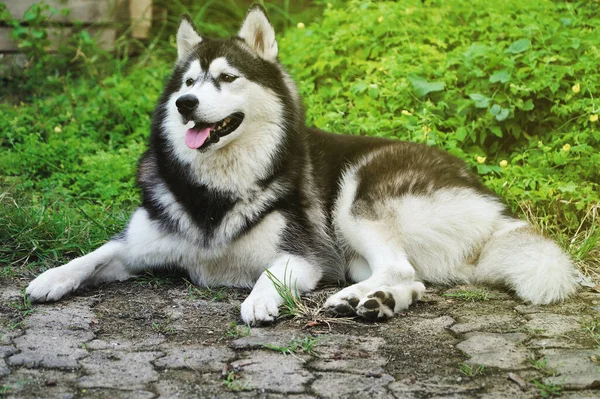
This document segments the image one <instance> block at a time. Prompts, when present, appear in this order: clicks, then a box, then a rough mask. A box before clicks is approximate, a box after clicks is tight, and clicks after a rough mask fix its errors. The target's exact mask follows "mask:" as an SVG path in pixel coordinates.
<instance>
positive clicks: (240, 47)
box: [27, 5, 576, 324]
mask: <svg viewBox="0 0 600 399" xmlns="http://www.w3.org/2000/svg"><path fill="white" fill-rule="evenodd" d="M138 182H139V185H140V186H141V189H142V193H143V199H142V204H141V206H140V207H139V208H138V209H137V210H136V211H135V212H134V213H133V215H132V217H131V220H130V222H129V224H128V225H127V227H126V228H125V230H124V231H123V232H122V233H121V234H120V235H118V236H117V237H115V238H114V239H112V240H111V241H110V242H108V243H107V244H105V245H103V246H102V247H100V248H99V249H97V250H95V251H94V252H92V253H90V254H88V255H85V256H82V257H80V258H77V259H74V260H72V261H71V262H69V263H67V264H66V265H64V266H61V267H58V268H54V269H50V270H48V271H46V272H44V273H43V274H41V275H40V276H39V277H37V278H36V279H35V280H34V281H32V282H31V284H29V287H27V294H28V295H29V297H30V298H31V300H32V301H35V302H46V301H56V300H58V299H60V298H62V297H64V296H65V295H67V294H70V293H71V292H73V291H75V290H77V289H78V288H79V287H83V286H90V285H97V284H100V283H105V282H109V281H115V280H125V279H128V278H130V277H132V276H134V275H136V274H138V273H140V272H143V271H144V270H149V269H152V268H157V267H163V266H165V265H169V266H174V267H178V268H181V269H183V270H184V271H186V272H187V273H188V274H189V277H190V279H191V280H192V281H193V283H194V284H197V285H199V286H215V285H225V286H232V287H253V289H252V292H251V293H250V295H249V296H248V297H247V298H246V300H245V301H244V302H243V303H242V306H241V317H242V319H243V321H244V322H246V323H250V324H258V323H262V322H270V321H273V320H274V319H275V318H276V317H277V315H278V312H279V310H278V308H279V305H280V304H281V303H282V299H281V297H280V296H279V295H278V293H277V290H276V289H275V287H274V285H273V283H272V282H271V280H270V279H269V276H268V273H267V272H266V271H268V272H270V273H272V274H273V275H274V276H275V277H276V278H278V279H280V280H281V281H285V282H286V283H288V284H289V285H291V286H292V287H293V289H294V290H295V291H296V292H297V293H298V294H301V293H304V292H307V291H310V290H313V289H315V287H316V286H317V284H319V282H338V283H342V282H344V281H346V279H347V280H350V281H351V282H352V283H354V284H353V285H350V286H348V287H347V288H344V289H342V290H341V291H339V292H338V293H336V294H334V295H333V296H331V297H330V298H329V299H328V300H327V302H326V303H325V307H326V308H327V309H329V310H331V311H332V312H334V313H337V314H341V315H358V316H360V317H363V318H365V319H369V320H380V319H385V318H388V317H391V316H393V315H394V314H395V313H398V312H400V311H402V310H404V309H406V308H407V307H408V306H409V305H410V304H411V303H413V302H415V301H417V300H419V299H420V298H421V296H422V295H423V292H424V291H425V286H424V285H423V283H422V281H426V282H431V283H437V284H453V283H489V284H503V285H504V286H506V287H507V288H509V289H511V290H514V291H515V292H516V294H517V295H518V296H519V297H521V298H522V299H524V300H526V301H529V302H531V303H534V304H548V303H551V302H556V301H560V300H563V299H565V298H566V297H567V296H568V295H570V294H571V293H573V292H574V291H575V287H576V283H575V277H574V275H575V269H574V267H573V265H572V262H571V261H570V259H569V257H568V256H567V255H566V254H565V253H564V252H563V251H562V250H561V249H560V248H559V247H558V246H557V245H556V244H555V243H554V242H552V241H551V240H549V239H546V238H544V237H542V236H541V235H539V234H537V233H536V232H535V231H534V230H533V229H532V228H531V227H530V226H529V225H528V224H527V223H526V222H524V221H522V220H519V219H516V218H515V217H514V216H512V215H511V214H510V212H509V210H508V209H507V207H506V206H505V205H504V204H503V203H502V202H501V200H500V199H499V198H498V197H496V196H495V195H494V194H493V193H492V192H490V191H489V190H488V189H486V188H485V187H484V186H483V185H482V184H481V182H480V181H479V180H478V178H477V177H476V176H475V175H473V174H472V173H471V172H470V171H469V170H468V168H467V166H466V165H465V164H464V163H463V162H462V161H460V160H458V159H457V158H454V157H453V156H451V155H449V154H447V153H445V152H442V151H439V150H437V149H435V148H431V147H427V146H424V145H420V144H414V143H408V142H402V141H398V140H384V139H378V138H368V137H359V136H344V135H337V134H331V133H326V132H322V131H319V130H317V129H314V128H310V127H307V126H305V124H304V114H303V110H302V105H301V100H300V98H299V96H298V92H297V90H296V87H295V85H294V82H293V81H292V79H291V78H290V76H289V75H288V74H287V73H286V71H285V70H284V68H283V67H282V65H281V64H280V63H279V60H278V48H277V41H276V39H275V32H274V30H273V27H272V26H271V24H270V22H269V20H268V18H267V16H266V13H265V10H264V9H263V8H262V7H261V6H259V5H254V6H252V7H251V8H250V9H249V11H248V13H247V16H246V18H245V20H244V22H243V24H242V27H241V29H240V31H239V33H238V35H237V36H235V37H232V38H231V39H228V40H222V39H210V38H206V37H202V36H201V35H200V34H199V33H198V32H197V30H196V28H195V27H194V24H193V23H192V21H191V19H190V18H189V17H188V16H183V17H182V19H181V22H180V25H179V28H178V31H177V61H176V62H175V67H174V70H173V74H172V76H171V77H170V79H169V81H168V83H167V85H166V88H165V90H164V92H163V94H162V96H161V98H160V100H159V103H158V105H157V107H156V110H155V112H154V116H153V123H152V132H151V136H150V140H149V146H148V150H147V151H146V153H145V154H144V155H143V156H142V158H141V160H140V163H139V172H138Z"/></svg>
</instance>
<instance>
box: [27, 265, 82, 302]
mask: <svg viewBox="0 0 600 399" xmlns="http://www.w3.org/2000/svg"><path fill="white" fill-rule="evenodd" d="M80 284H81V281H80V280H79V279H78V278H77V277H76V275H73V273H72V272H69V271H68V270H65V269H64V266H62V267H57V268H55V269H50V270H46V271H45V272H44V273H42V274H40V275H39V276H38V277H37V278H36V279H35V280H33V281H32V282H31V283H29V286H27V289H26V290H25V293H26V294H27V296H29V299H30V300H31V302H53V301H58V300H59V299H61V298H62V297H64V296H65V295H68V294H70V293H72V292H73V291H75V290H76V289H77V288H79V285H80Z"/></svg>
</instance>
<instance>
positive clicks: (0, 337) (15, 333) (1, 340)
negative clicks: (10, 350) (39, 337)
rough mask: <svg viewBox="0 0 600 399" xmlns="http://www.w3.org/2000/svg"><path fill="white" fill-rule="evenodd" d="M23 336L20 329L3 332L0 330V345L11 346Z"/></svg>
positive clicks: (3, 330)
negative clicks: (16, 339)
mask: <svg viewBox="0 0 600 399" xmlns="http://www.w3.org/2000/svg"><path fill="white" fill-rule="evenodd" d="M21 335H23V331H22V330H20V329H15V330H5V329H3V328H0V344H2V345H9V344H12V342H13V340H14V339H15V338H17V337H20V336H21Z"/></svg>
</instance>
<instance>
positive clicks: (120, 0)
mask: <svg viewBox="0 0 600 399" xmlns="http://www.w3.org/2000/svg"><path fill="white" fill-rule="evenodd" d="M39 1H40V0H4V2H5V4H6V8H7V10H8V11H9V12H10V14H11V15H12V16H13V18H18V19H21V18H23V14H25V11H27V10H28V9H29V7H31V5H32V4H35V3H39ZM45 2H46V3H47V4H48V5H50V6H51V7H54V8H56V9H57V10H58V11H60V10H62V9H64V8H68V9H70V10H71V12H70V13H69V15H67V16H64V15H61V14H60V13H59V14H58V15H52V16H51V17H50V20H51V21H54V22H62V23H71V22H73V21H79V22H83V23H98V22H103V23H105V22H114V21H119V20H120V21H122V20H124V19H127V13H128V9H127V1H126V0H45Z"/></svg>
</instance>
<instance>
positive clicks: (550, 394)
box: [531, 380, 563, 398]
mask: <svg viewBox="0 0 600 399" xmlns="http://www.w3.org/2000/svg"><path fill="white" fill-rule="evenodd" d="M531 382H532V383H533V385H535V387H536V388H537V389H538V392H539V394H540V396H541V397H542V398H558V397H560V396H561V394H562V391H563V386H562V385H561V384H553V383H550V382H542V381H538V380H533V381H531Z"/></svg>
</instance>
